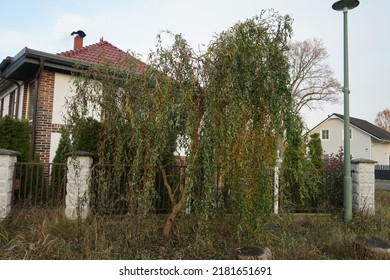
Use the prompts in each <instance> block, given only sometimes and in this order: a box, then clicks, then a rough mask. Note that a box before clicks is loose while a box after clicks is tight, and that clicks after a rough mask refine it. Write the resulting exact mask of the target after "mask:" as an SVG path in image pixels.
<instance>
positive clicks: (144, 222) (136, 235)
mask: <svg viewBox="0 0 390 280" xmlns="http://www.w3.org/2000/svg"><path fill="white" fill-rule="evenodd" d="M62 212H63V211H61V210H42V209H34V210H31V209H30V210H23V211H15V212H14V213H13V214H12V215H11V216H10V217H9V218H7V219H6V220H4V221H3V222H2V223H1V224H0V256H1V257H0V258H2V259H229V258H231V255H230V252H231V249H232V248H234V246H241V245H261V246H267V247H269V248H271V250H272V252H273V256H274V259H284V260H296V259H305V260H315V259H336V260H342V259H351V260H354V259H383V258H385V259H386V258H387V259H388V258H389V257H388V256H385V257H384V256H380V255H376V254H373V253H370V252H368V251H365V250H364V249H362V248H360V247H359V246H357V245H356V243H355V238H356V237H357V236H359V235H374V236H376V237H378V238H381V239H383V240H385V241H387V242H390V192H389V191H381V190H378V191H377V192H376V215H375V216H370V217H367V216H356V215H355V216H354V218H353V221H352V222H351V224H349V225H348V226H345V225H344V223H343V221H342V215H283V216H279V217H273V218H272V219H271V220H270V221H269V222H268V223H266V224H264V230H263V231H262V232H261V234H259V236H258V241H257V242H256V243H257V244H236V243H235V239H234V238H233V234H232V229H231V228H230V225H231V224H232V221H230V220H228V219H229V217H228V216H226V217H224V219H220V220H218V222H216V223H215V225H214V229H213V230H212V233H210V234H208V235H207V236H206V237H205V236H202V237H200V236H199V235H197V233H196V232H197V231H196V227H197V225H196V223H195V222H194V221H192V220H191V218H190V217H188V216H183V217H182V218H181V219H180V222H179V223H178V224H176V225H175V228H174V230H173V234H172V236H171V237H169V238H166V237H163V236H162V234H161V233H162V228H163V225H164V218H165V216H159V215H155V216H149V217H148V218H145V219H140V218H138V217H136V216H130V215H128V216H110V217H107V216H97V215H95V216H92V217H90V218H88V219H87V220H86V221H85V222H83V223H78V222H70V221H67V220H66V219H65V217H64V216H63V214H62Z"/></svg>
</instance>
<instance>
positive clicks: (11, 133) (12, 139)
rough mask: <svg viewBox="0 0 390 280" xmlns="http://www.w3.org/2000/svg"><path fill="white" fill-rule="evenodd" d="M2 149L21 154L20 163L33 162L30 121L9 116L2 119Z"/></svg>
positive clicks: (0, 145) (0, 137)
mask: <svg viewBox="0 0 390 280" xmlns="http://www.w3.org/2000/svg"><path fill="white" fill-rule="evenodd" d="M0 148H1V149H8V150H13V151H17V152H19V153H20V156H19V157H18V161H22V162H26V161H29V160H31V158H30V133H29V125H28V121H27V120H15V119H13V118H11V117H9V116H5V117H4V118H2V119H0Z"/></svg>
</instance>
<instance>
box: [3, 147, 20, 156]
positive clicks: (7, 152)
mask: <svg viewBox="0 0 390 280" xmlns="http://www.w3.org/2000/svg"><path fill="white" fill-rule="evenodd" d="M0 155H4V156H19V155H20V153H19V152H17V151H12V150H7V149H0Z"/></svg>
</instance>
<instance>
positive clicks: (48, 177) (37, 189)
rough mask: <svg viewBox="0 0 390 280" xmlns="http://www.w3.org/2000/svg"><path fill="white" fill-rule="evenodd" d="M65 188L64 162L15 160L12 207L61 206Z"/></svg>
mask: <svg viewBox="0 0 390 280" xmlns="http://www.w3.org/2000/svg"><path fill="white" fill-rule="evenodd" d="M65 188H66V164H62V163H36V162H17V163H16V164H15V169H14V177H13V188H12V207H20V208H27V207H62V206H64V205H65Z"/></svg>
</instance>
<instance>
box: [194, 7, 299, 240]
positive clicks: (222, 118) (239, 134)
mask: <svg viewBox="0 0 390 280" xmlns="http://www.w3.org/2000/svg"><path fill="white" fill-rule="evenodd" d="M290 33H291V19H290V18H289V17H288V16H285V17H282V16H279V15H278V14H275V13H268V12H263V13H262V14H261V15H260V16H258V17H254V18H252V19H250V20H247V21H245V22H243V23H238V24H236V25H234V26H233V27H232V28H230V29H229V30H227V31H226V32H223V33H222V34H220V35H219V36H218V37H217V38H216V40H215V41H214V42H212V44H211V45H210V47H209V49H208V53H207V57H206V61H205V71H206V73H207V86H206V104H207V105H206V108H207V109H206V111H205V114H204V134H203V146H204V151H205V154H204V168H205V172H206V174H205V182H204V186H205V188H206V190H205V193H207V192H208V193H209V195H208V196H206V197H207V198H210V197H211V193H212V181H213V176H212V175H213V173H212V172H213V170H214V169H215V167H216V166H220V167H221V172H222V178H223V181H224V187H225V188H227V192H228V193H229V194H230V200H231V204H232V211H233V212H232V213H233V215H234V216H235V219H234V220H235V221H236V223H237V225H236V230H237V237H238V240H242V239H250V238H252V237H255V236H256V235H257V233H258V231H259V230H261V229H262V226H261V225H262V223H263V222H264V218H265V217H267V216H269V214H270V213H271V212H272V202H273V200H272V198H273V188H272V186H273V178H272V173H271V168H272V167H273V166H275V156H276V154H277V149H278V147H277V143H278V139H280V138H281V137H282V135H283V132H284V131H285V129H286V126H287V125H289V123H288V119H289V115H290V114H291V105H292V100H291V95H290V94H289V92H288V91H289V90H288V83H289V74H288V69H289V66H288V61H287V57H286V51H287V41H288V39H289V37H290ZM201 201H202V202H203V203H204V206H203V207H202V209H207V210H208V209H209V208H210V207H208V206H210V205H212V203H210V202H211V201H210V202H208V201H207V199H203V200H201Z"/></svg>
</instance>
